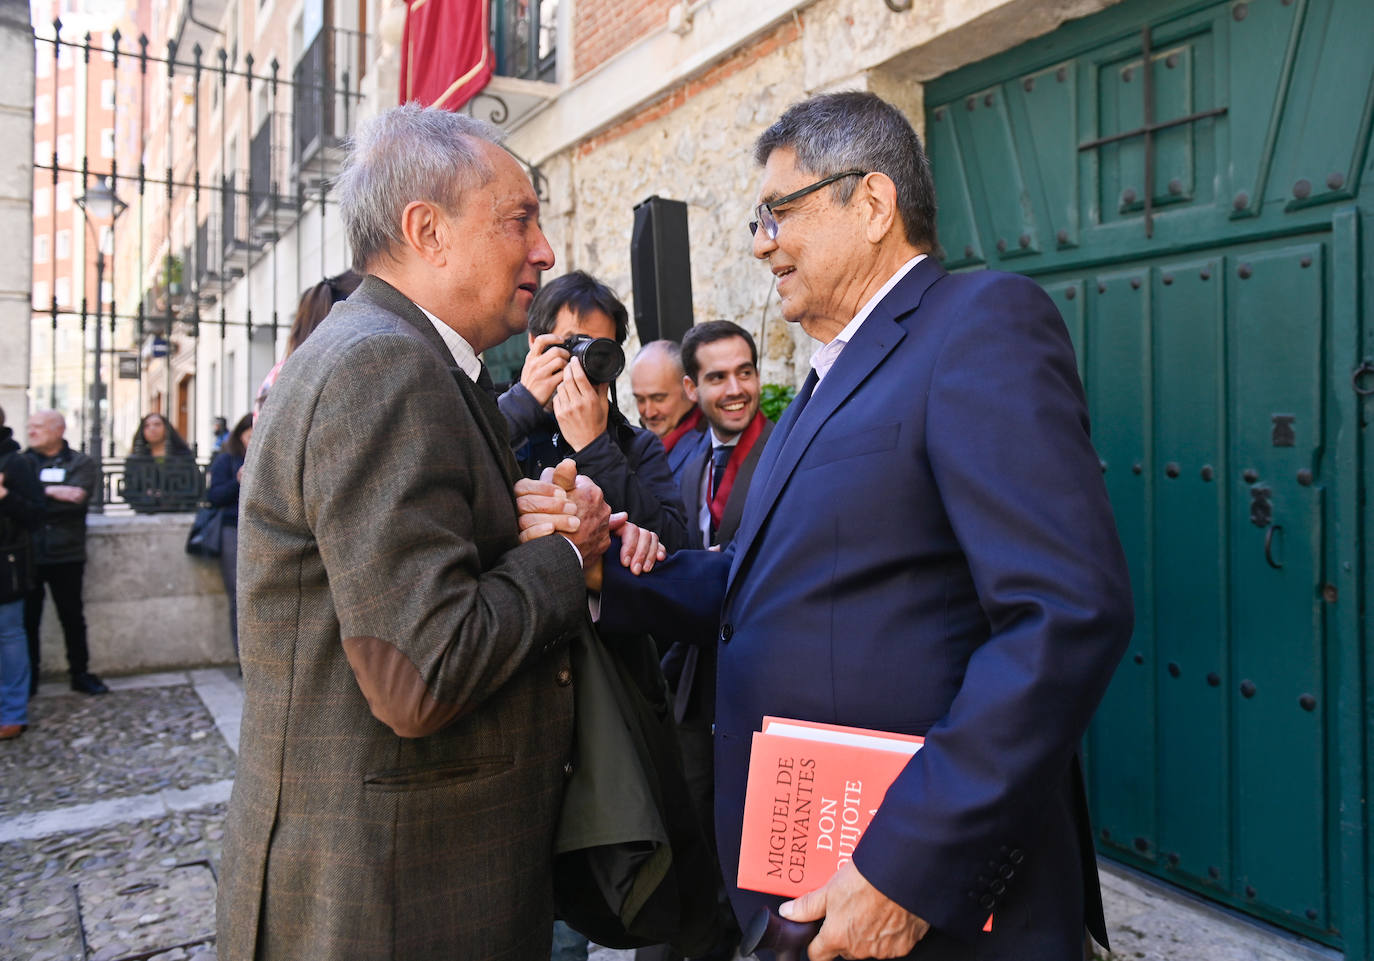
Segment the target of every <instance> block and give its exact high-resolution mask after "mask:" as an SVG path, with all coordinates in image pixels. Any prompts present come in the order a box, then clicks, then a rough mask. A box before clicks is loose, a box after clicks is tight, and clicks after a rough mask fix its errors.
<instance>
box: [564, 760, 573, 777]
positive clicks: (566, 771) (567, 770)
mask: <svg viewBox="0 0 1374 961" xmlns="http://www.w3.org/2000/svg"><path fill="white" fill-rule="evenodd" d="M572 772H573V767H572V761H569V762H568V763H567V764H564V765H563V776H564V777H572Z"/></svg>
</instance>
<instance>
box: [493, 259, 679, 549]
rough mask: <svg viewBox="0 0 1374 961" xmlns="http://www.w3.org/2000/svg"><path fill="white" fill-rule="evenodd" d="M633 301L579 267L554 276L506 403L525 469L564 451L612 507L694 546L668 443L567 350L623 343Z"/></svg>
mask: <svg viewBox="0 0 1374 961" xmlns="http://www.w3.org/2000/svg"><path fill="white" fill-rule="evenodd" d="M628 329H629V317H628V314H627V313H626V310H625V305H624V304H622V303H621V302H620V299H619V298H618V297H616V295H615V294H614V292H612V291H611V289H610V288H609V287H607V286H606V285H605V284H603V283H601V282H600V281H598V280H597V279H596V278H595V277H592V276H591V275H590V274H588V273H585V272H584V271H581V270H574V271H572V272H571V273H567V274H564V275H563V276H562V277H559V278H557V279H556V280H553V281H551V282H550V283H548V284H546V285H545V286H544V287H543V289H541V290H540V291H539V295H538V296H537V297H535V298H534V303H533V304H532V305H531V306H530V326H529V334H528V337H529V345H530V347H529V353H528V354H527V355H526V357H525V364H524V367H523V368H522V369H521V371H520V380H519V381H518V382H516V383H515V384H513V385H512V386H511V388H510V390H508V391H506V392H505V393H504V394H502V395H501V397H500V400H499V401H498V403H500V405H501V413H502V414H503V415H504V416H505V418H506V427H507V428H508V429H509V431H510V437H511V446H512V447H513V448H514V449H515V457H516V460H518V461H519V462H520V468H521V470H523V471H524V473H525V476H526V477H538V476H539V475H540V474H541V473H542V472H543V470H544V468H546V467H553V466H554V465H555V464H557V463H558V462H559V461H561V460H563V459H564V458H571V459H572V460H573V461H574V462H575V463H576V464H577V472H578V473H579V474H584V475H586V476H587V477H590V478H591V479H592V480H593V481H594V482H595V483H596V485H597V486H598V487H600V488H601V492H602V494H603V495H604V496H605V498H606V503H607V504H609V505H610V506H611V510H615V511H625V512H626V513H628V514H629V516H630V522H631V523H633V524H638V525H639V526H640V527H645V528H648V529H649V530H651V531H654V532H655V533H657V534H658V536H659V538H660V540H661V541H662V543H663V546H664V547H666V548H667V549H668V550H670V551H671V550H679V549H680V548H683V547H686V546H688V530H687V528H688V524H687V518H686V512H685V511H684V510H683V507H682V497H681V495H679V494H678V489H677V483H676V482H675V481H674V480H673V476H672V472H671V470H670V469H669V467H668V460H667V457H666V456H665V454H664V451H663V445H662V444H660V443H659V441H658V438H657V437H655V436H654V435H653V434H652V433H651V432H649V431H647V430H644V429H643V428H639V427H632V426H631V425H630V424H629V423H628V422H627V421H626V420H625V417H624V415H623V414H621V413H620V410H619V409H618V408H617V407H616V406H615V405H613V404H612V403H611V401H610V387H611V385H610V383H609V382H607V383H598V384H594V383H592V382H591V381H590V380H589V379H588V378H587V373H586V371H585V370H584V369H583V367H582V364H581V362H580V361H578V360H577V359H576V358H572V357H571V355H570V354H569V353H568V351H567V350H566V349H565V348H564V346H563V345H564V344H565V343H566V342H567V340H568V338H569V337H570V336H574V335H579V334H580V335H583V336H586V337H595V338H604V339H607V340H614V341H615V342H616V343H617V344H623V343H624V342H625V337H626V334H627V332H628Z"/></svg>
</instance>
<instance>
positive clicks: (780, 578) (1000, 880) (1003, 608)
mask: <svg viewBox="0 0 1374 961" xmlns="http://www.w3.org/2000/svg"><path fill="white" fill-rule="evenodd" d="M815 383H816V378H815V374H814V373H813V374H811V376H810V377H809V378H808V380H807V382H806V384H805V385H804V386H803V388H802V391H801V393H800V394H799V396H798V400H797V401H796V402H794V403H793V405H792V407H791V408H790V409H789V410H788V411H787V412H786V413H785V414H784V415H783V417H782V419H781V420H780V422H779V423H778V425H777V428H776V429H775V430H774V432H773V435H772V437H771V438H770V440H769V443H768V446H767V448H766V449H765V451H764V453H763V457H762V459H761V461H760V463H759V466H758V470H757V471H756V473H755V475H754V481H753V484H752V485H751V487H750V490H749V497H748V500H747V501H746V504H745V509H744V518H743V521H742V523H741V526H740V531H739V534H738V535H737V537H736V539H735V541H734V544H733V545H732V547H731V549H729V550H727V551H726V552H724V553H722V554H713V553H708V552H702V551H684V552H680V553H678V554H675V555H673V556H672V557H670V558H669V559H668V560H667V561H666V562H664V563H663V564H661V565H659V566H658V567H657V568H656V569H655V570H654V572H653V573H652V574H650V575H647V576H645V577H641V578H634V577H632V576H631V575H629V574H628V573H627V572H626V571H624V570H623V569H622V568H620V565H619V564H616V563H608V564H607V566H606V589H605V592H604V595H603V604H602V621H603V623H616V622H626V623H635V624H637V625H639V626H641V627H644V628H647V629H649V630H651V631H653V632H654V634H655V636H657V637H659V639H660V641H662V640H663V639H664V638H665V637H666V638H667V639H670V640H684V641H687V642H691V641H692V639H693V637H697V638H699V637H700V636H702V634H705V635H706V636H710V635H711V634H712V633H714V634H716V636H717V637H718V639H719V641H718V644H719V646H718V657H719V660H718V675H717V704H716V727H715V748H716V826H717V834H718V838H719V843H720V856H721V864H722V867H723V870H724V873H725V877H726V882H727V884H728V885H730V886H731V898H732V901H733V903H734V907H735V910H736V913H737V914H738V915H739V916H740V917H741V918H743V919H746V920H747V919H748V918H749V917H750V916H751V915H752V913H753V912H754V910H756V909H757V907H758V906H760V905H762V904H777V903H778V902H779V901H780V900H781V899H779V898H776V897H769V896H765V895H760V894H755V893H753V892H748V891H740V890H737V889H735V888H734V887H733V882H734V879H735V871H736V868H737V864H738V843H739V842H738V839H739V834H740V822H741V810H742V806H743V801H744V790H745V779H746V772H747V770H748V764H749V747H750V736H751V734H752V733H753V732H754V731H757V730H758V729H759V726H760V721H761V719H762V718H763V717H764V715H770V714H771V715H780V716H784V717H795V718H803V719H807V720H814V721H823V722H831V723H838V724H849V725H858V726H862V727H871V728H877V729H882V730H888V731H898V732H903V733H911V734H922V735H925V737H926V746H925V748H924V749H923V750H922V751H920V752H919V753H918V754H916V755H915V757H914V758H913V759H912V761H911V762H910V763H909V764H908V765H907V767H906V768H905V770H904V771H903V773H902V774H901V775H900V776H899V777H898V779H897V781H896V782H895V783H894V784H893V786H892V787H891V789H890V790H889V791H888V793H887V796H886V799H885V800H884V801H883V803H882V805H881V806H880V807H879V809H878V812H877V814H876V815H875V816H874V818H873V821H872V823H871V825H870V826H869V828H868V830H867V831H866V832H865V834H864V837H863V839H862V841H861V842H860V843H859V846H858V849H857V851H856V852H855V854H854V863H855V866H856V867H857V868H858V869H859V871H860V872H861V873H862V874H863V875H864V877H866V878H867V879H868V880H869V881H870V882H871V883H873V884H874V885H875V886H876V887H877V888H878V889H879V890H880V891H882V892H883V893H884V894H886V895H887V896H888V897H890V898H892V899H893V900H895V901H897V902H898V903H899V904H902V905H903V906H905V907H906V908H907V909H908V910H910V911H912V912H914V913H916V914H918V915H920V916H921V917H923V918H925V919H926V920H927V921H929V922H931V924H932V925H933V926H934V929H935V930H934V931H932V933H931V935H929V936H928V938H927V941H926V942H924V943H923V945H922V946H921V947H919V948H918V950H917V954H918V956H919V957H921V958H927V957H932V958H940V957H948V958H979V959H990V958H996V959H1016V961H1028V959H1030V961H1035V959H1044V961H1063V959H1067V958H1073V957H1081V956H1082V939H1083V930H1084V925H1085V923H1086V924H1087V925H1088V927H1089V928H1090V929H1092V930H1093V933H1094V934H1095V935H1096V936H1097V937H1098V939H1099V940H1100V941H1104V942H1105V937H1106V935H1105V931H1104V930H1103V923H1102V914H1101V901H1100V892H1099V890H1098V882H1097V874H1096V862H1095V860H1094V858H1093V851H1092V839H1091V835H1090V831H1089V826H1088V821H1087V809H1086V804H1085V802H1084V796H1083V787H1082V779H1081V776H1080V774H1079V769H1078V760H1077V749H1078V744H1079V741H1080V739H1081V737H1082V735H1083V733H1084V730H1085V729H1086V727H1087V725H1088V722H1089V720H1090V718H1091V716H1092V713H1093V711H1094V710H1095V708H1096V706H1097V704H1098V701H1099V700H1100V698H1101V696H1102V694H1103V692H1104V690H1105V689H1106V687H1107V683H1108V681H1109V680H1110V678H1111V676H1112V672H1113V670H1114V669H1115V667H1116V664H1117V662H1118V660H1119V659H1120V657H1121V655H1122V654H1123V652H1124V650H1125V646H1126V644H1127V643H1128V641H1129V638H1130V634H1131V629H1132V616H1133V615H1132V604H1131V594H1130V585H1129V579H1128V575H1127V570H1126V564H1125V560H1124V557H1123V556H1122V552H1121V546H1120V543H1119V540H1118V538H1117V533H1116V527H1115V523H1114V521H1113V519H1112V514H1111V510H1110V506H1109V504H1108V500H1107V494H1106V490H1105V487H1104V485H1103V483H1102V477H1101V471H1100V464H1099V462H1098V458H1097V454H1096V453H1095V452H1094V450H1093V447H1092V444H1091V442H1090V440H1089V436H1088V417H1087V411H1086V405H1085V401H1084V396H1083V390H1082V386H1081V384H1080V382H1079V378H1078V373H1077V368H1076V365H1075V361H1074V353H1073V348H1072V346H1071V344H1070V342H1069V338H1068V335H1067V332H1066V330H1065V328H1064V324H1063V321H1062V320H1061V319H1060V317H1059V314H1058V312H1057V311H1056V310H1055V308H1054V305H1053V304H1052V302H1051V301H1050V299H1049V298H1048V297H1047V296H1046V295H1045V293H1044V292H1043V291H1042V290H1041V289H1040V288H1039V287H1038V286H1037V285H1036V284H1035V283H1033V282H1032V281H1030V280H1028V279H1026V278H1024V277H1020V276H1016V275H1011V274H1000V273H994V272H979V273H971V274H959V275H951V274H947V273H945V272H944V270H943V269H942V268H941V267H940V266H939V265H938V264H937V263H935V262H934V261H933V260H931V259H926V260H924V261H922V262H921V263H920V264H918V265H917V266H916V267H915V268H913V269H912V270H911V271H910V272H909V273H908V274H907V276H906V277H904V278H903V279H902V281H901V282H900V283H899V284H898V285H897V286H896V287H895V288H894V289H893V290H892V291H891V292H890V293H889V294H888V295H887V296H886V297H885V298H884V299H883V301H882V302H881V303H880V304H878V305H877V307H876V309H875V310H874V311H873V313H872V314H871V315H870V316H869V317H868V319H867V320H866V321H865V322H864V324H863V325H862V326H861V327H860V328H859V330H858V332H857V333H856V335H855V336H854V338H853V339H852V340H851V341H850V342H849V344H848V345H847V346H846V347H845V348H844V350H843V352H842V353H841V354H840V356H839V359H838V360H837V361H836V363H835V365H834V367H833V368H832V369H831V370H830V372H829V374H828V375H827V376H826V379H825V381H824V382H823V383H821V384H820V385H819V386H818V387H815V388H814V394H812V389H813V385H815ZM990 912H992V913H994V914H995V921H994V925H993V929H992V932H991V933H987V934H984V933H982V932H981V928H982V926H983V923H984V921H985V920H986V919H987V917H988V914H989V913H990Z"/></svg>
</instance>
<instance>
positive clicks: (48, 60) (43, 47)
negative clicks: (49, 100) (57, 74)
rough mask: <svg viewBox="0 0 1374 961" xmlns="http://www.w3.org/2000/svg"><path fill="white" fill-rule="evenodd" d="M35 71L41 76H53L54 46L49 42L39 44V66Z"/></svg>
mask: <svg viewBox="0 0 1374 961" xmlns="http://www.w3.org/2000/svg"><path fill="white" fill-rule="evenodd" d="M34 73H35V74H36V75H37V76H39V77H51V76H52V48H51V47H49V46H48V45H47V44H38V67H37V69H36V70H35V71H34Z"/></svg>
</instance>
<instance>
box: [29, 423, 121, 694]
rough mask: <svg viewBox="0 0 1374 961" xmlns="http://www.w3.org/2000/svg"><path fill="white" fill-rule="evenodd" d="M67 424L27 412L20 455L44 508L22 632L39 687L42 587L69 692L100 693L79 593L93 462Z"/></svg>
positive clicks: (32, 682)
mask: <svg viewBox="0 0 1374 961" xmlns="http://www.w3.org/2000/svg"><path fill="white" fill-rule="evenodd" d="M66 429H67V422H66V420H65V419H64V418H63V417H62V415H61V414H60V413H58V412H57V411H55V410H40V411H35V412H34V413H32V414H30V415H29V424H28V435H29V446H28V449H27V450H25V451H24V456H25V457H27V458H28V459H29V463H30V464H32V465H33V470H34V473H35V474H36V475H37V476H38V480H39V483H41V484H42V485H43V494H44V500H45V502H46V507H47V510H46V512H45V515H46V516H45V519H44V522H43V529H42V530H41V531H39V533H38V535H37V537H36V538H35V544H34V560H35V565H34V587H33V591H32V592H31V593H30V594H29V596H28V597H27V598H25V600H24V630H25V632H26V633H27V634H28V638H29V669H30V672H31V674H30V679H29V691H30V693H32V692H34V691H36V690H37V689H38V671H39V662H40V659H41V656H42V647H41V644H40V628H41V627H42V622H43V588H44V587H45V586H46V587H47V589H48V591H49V592H51V593H52V603H53V607H55V608H57V619H58V621H59V622H61V624H62V639H63V641H64V642H65V644H66V648H67V670H68V671H69V672H70V675H71V685H72V690H73V691H79V692H81V693H82V694H105V693H107V692H108V691H109V688H108V687H106V686H105V683H104V682H103V681H101V680H100V678H99V677H97V676H96V675H94V674H92V673H91V672H90V650H89V648H88V647H87V646H86V614H85V610H84V608H83V606H82V600H81V591H82V584H83V581H84V579H85V575H86V509H87V506H88V505H89V503H90V500H91V497H92V496H93V495H94V494H95V462H94V461H92V460H91V459H90V458H89V457H87V456H86V455H85V454H83V453H81V452H80V451H76V450H72V447H71V445H70V444H68V443H67V441H66V438H65V437H64V436H63V435H64V433H65V432H66Z"/></svg>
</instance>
